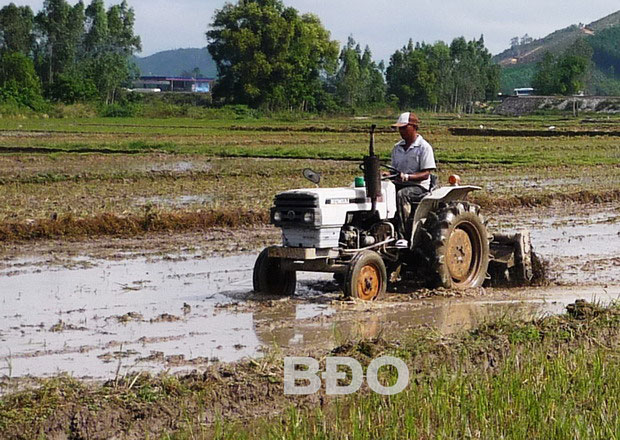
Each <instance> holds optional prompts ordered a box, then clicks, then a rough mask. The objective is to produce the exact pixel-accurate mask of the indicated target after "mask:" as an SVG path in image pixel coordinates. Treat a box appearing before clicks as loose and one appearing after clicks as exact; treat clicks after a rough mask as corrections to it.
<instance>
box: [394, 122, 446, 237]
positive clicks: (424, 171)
mask: <svg viewBox="0 0 620 440" xmlns="http://www.w3.org/2000/svg"><path fill="white" fill-rule="evenodd" d="M419 124H420V120H419V119H418V117H417V116H416V114H415V113H413V112H405V113H402V114H401V115H400V116H399V118H398V120H397V121H396V123H395V124H393V125H392V127H394V128H398V131H399V133H400V136H401V137H402V140H401V141H400V142H397V143H396V145H394V148H393V149H392V167H393V168H395V169H396V170H398V171H399V172H400V175H399V176H398V177H397V178H396V181H395V182H394V183H395V185H396V190H397V195H396V203H397V210H398V213H397V220H398V224H397V230H398V234H399V236H400V240H398V241H397V242H396V246H397V247H403V248H404V247H409V239H410V238H411V216H412V213H413V212H414V211H415V209H414V208H413V206H415V205H414V204H417V203H418V202H419V201H420V200H422V198H423V197H424V196H425V195H426V194H427V193H428V192H429V191H430V190H431V189H432V187H433V184H434V182H433V180H434V179H433V178H432V177H433V176H431V171H433V170H434V169H435V168H436V166H435V155H434V154H433V147H431V144H429V143H428V142H427V141H426V140H425V139H424V138H423V137H422V135H421V134H419V133H418V127H419Z"/></svg>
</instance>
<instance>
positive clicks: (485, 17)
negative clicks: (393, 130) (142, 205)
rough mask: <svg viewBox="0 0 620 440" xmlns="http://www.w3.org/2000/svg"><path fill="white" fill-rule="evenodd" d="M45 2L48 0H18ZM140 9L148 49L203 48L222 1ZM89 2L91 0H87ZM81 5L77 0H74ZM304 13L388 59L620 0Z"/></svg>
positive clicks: (561, 22) (532, 27)
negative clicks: (411, 47)
mask: <svg viewBox="0 0 620 440" xmlns="http://www.w3.org/2000/svg"><path fill="white" fill-rule="evenodd" d="M13 1H14V3H16V4H18V5H25V4H28V5H30V6H31V7H32V8H33V9H34V10H35V11H38V10H40V9H41V7H42V4H43V1H42V0H25V1H19V0H17V1H16V0H13ZM128 1H129V4H130V5H131V6H132V7H133V8H134V9H135V11H136V27H135V29H136V32H137V33H138V34H139V35H140V36H141V37H142V46H143V53H142V55H149V54H152V53H154V52H157V51H160V50H166V49H176V48H181V47H203V46H205V45H206V44H207V41H206V38H205V32H206V30H207V28H208V25H209V23H210V21H211V19H212V17H213V13H214V12H215V10H216V9H218V8H221V7H222V6H223V5H224V3H225V2H224V1H223V0H177V1H176V2H171V1H169V0H128ZM86 2H87V3H88V0H86ZM118 2H120V0H119V1H109V0H106V4H107V5H110V4H114V3H118ZM70 3H72V4H74V3H75V1H70ZM285 4H287V5H289V6H292V7H294V8H296V9H298V10H299V11H300V12H303V13H306V12H311V13H314V14H316V15H318V16H319V17H320V18H321V21H322V22H323V24H324V25H325V27H326V28H327V29H329V30H330V31H331V33H332V38H334V39H337V40H339V41H340V42H345V41H346V40H347V37H348V36H349V35H353V37H354V38H355V39H356V40H357V41H358V42H360V43H361V44H362V45H369V46H370V48H371V50H372V52H373V54H374V56H375V58H377V59H385V60H386V61H387V60H389V57H390V55H391V54H392V53H394V51H396V50H397V49H399V48H401V47H402V46H403V45H404V44H406V43H407V41H408V40H409V38H412V39H413V40H414V41H426V42H430V43H432V42H435V41H437V40H443V41H446V42H450V41H451V40H452V39H453V38H456V37H459V36H465V37H466V38H467V39H472V38H479V37H480V35H482V34H483V35H484V38H485V42H486V45H487V47H488V48H489V50H490V51H491V52H492V53H499V52H501V51H503V50H504V49H506V48H507V47H508V45H509V42H510V38H512V37H514V36H523V35H524V34H526V33H527V34H529V35H530V36H532V37H535V38H537V37H544V36H545V35H547V34H549V33H551V32H553V31H554V30H557V29H560V28H563V27H566V26H570V25H571V24H578V23H579V22H582V23H590V22H592V21H595V20H598V19H599V18H602V17H604V16H606V15H608V14H611V13H613V12H615V11H616V10H618V2H617V0H590V1H587V2H584V1H582V0H578V1H577V0H564V1H561V0H546V1H540V0H537V1H533V0H521V1H514V0H495V1H492V2H491V1H489V0H468V1H463V0H443V1H438V0H390V1H389V2H386V3H381V2H378V1H376V0H356V1H355V2H350V1H345V0H332V1H328V0H285Z"/></svg>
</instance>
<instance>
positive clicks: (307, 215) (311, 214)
mask: <svg viewBox="0 0 620 440" xmlns="http://www.w3.org/2000/svg"><path fill="white" fill-rule="evenodd" d="M304 221H305V222H306V223H312V222H313V221H314V212H306V213H305V214H304Z"/></svg>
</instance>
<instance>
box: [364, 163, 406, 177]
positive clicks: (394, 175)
mask: <svg viewBox="0 0 620 440" xmlns="http://www.w3.org/2000/svg"><path fill="white" fill-rule="evenodd" d="M381 166H382V167H383V168H387V169H388V170H390V171H391V172H392V174H388V175H387V176H381V180H393V179H396V178H397V177H400V171H398V170H397V169H396V168H394V167H393V166H391V165H387V164H384V163H382V164H381ZM360 170H362V171H364V164H363V163H361V164H360Z"/></svg>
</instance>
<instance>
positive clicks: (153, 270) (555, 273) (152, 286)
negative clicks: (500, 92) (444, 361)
mask: <svg viewBox="0 0 620 440" xmlns="http://www.w3.org/2000/svg"><path fill="white" fill-rule="evenodd" d="M493 221H494V223H495V224H496V226H495V228H498V229H501V230H502V231H508V230H510V229H518V228H524V227H525V228H529V229H530V230H531V233H532V242H533V245H534V248H535V251H536V252H537V254H538V255H540V256H541V257H542V258H544V259H545V260H546V261H548V262H549V270H550V276H551V279H552V284H551V285H550V286H548V287H542V288H514V289H498V288H496V289H480V290H479V291H476V292H468V293H466V294H463V295H456V294H453V293H451V292H440V293H439V294H430V293H429V292H426V291H417V292H416V291H413V292H410V293H389V294H388V295H386V297H385V298H384V299H383V300H381V301H378V302H374V303H363V302H356V301H344V300H343V298H342V294H341V292H340V291H339V290H338V289H337V287H336V285H335V284H334V283H333V282H332V279H331V276H330V275H327V274H312V273H300V274H299V275H298V280H299V281H298V288H297V294H296V295H295V296H294V297H292V298H277V297H264V296H257V295H255V294H254V293H253V292H252V267H253V264H254V260H255V258H256V255H257V253H258V250H255V251H253V252H247V253H243V254H240V255H232V256H230V255H229V256H222V257H212V256H211V255H208V254H206V253H203V252H201V251H200V250H195V251H186V250H179V251H178V252H172V251H170V249H168V250H167V252H166V253H164V254H159V255H157V254H153V255H142V256H136V255H135V254H134V253H132V252H127V258H119V257H118V256H119V253H121V255H122V252H123V249H122V242H120V243H118V242H117V243H116V247H117V249H116V250H117V253H116V254H115V255H116V257H115V258H104V257H101V256H93V255H89V254H88V252H84V253H83V254H82V253H78V254H76V255H74V256H72V257H71V258H69V259H57V258H56V256H55V255H54V254H53V253H52V254H47V253H46V254H45V255H42V254H36V253H35V254H22V255H19V256H15V255H11V256H5V257H4V258H3V259H0V376H8V377H23V376H28V375H31V376H52V375H56V374H58V373H63V372H66V373H68V374H70V375H73V376H75V377H80V378H93V379H109V378H113V377H115V376H119V375H124V374H127V373H129V372H137V371H143V370H147V371H151V372H161V371H167V372H181V371H188V370H193V369H197V368H198V369H199V368H200V367H204V366H205V365H208V364H209V363H212V362H217V361H224V362H228V361H235V360H238V359H241V358H243V357H248V356H250V357H256V356H262V355H263V354H264V353H265V352H266V351H269V350H272V349H278V350H283V351H286V352H290V353H295V352H302V351H303V350H305V349H308V348H312V347H321V348H330V347H332V346H336V345H338V344H342V343H343V342H346V341H347V340H348V339H351V338H359V337H372V336H377V335H379V334H381V333H383V334H390V333H396V332H402V331H404V330H406V329H407V328H411V327H417V326H420V325H425V326H428V327H429V331H432V330H431V329H436V330H438V331H441V332H444V333H450V332H455V331H458V330H461V329H466V328H469V327H472V326H475V325H477V324H479V323H480V322H483V321H484V320H486V319H490V318H492V317H497V316H498V315H499V316H501V315H510V316H522V317H533V316H540V315H543V314H554V313H561V312H563V311H564V308H565V306H566V305H567V304H569V303H571V302H574V301H575V299H578V298H584V299H587V300H596V301H600V302H603V303H608V302H610V301H613V300H615V299H617V298H618V297H620V253H619V251H620V213H619V212H618V210H617V209H615V208H613V207H607V208H606V209H604V210H602V211H601V210H599V211H597V213H596V214H594V213H592V214H590V213H588V212H579V213H570V212H563V213H559V214H558V213H557V212H555V213H550V212H543V211H542V210H541V211H540V212H538V213H537V215H535V216H527V217H524V218H520V219H515V218H514V217H508V216H507V217H505V218H498V219H494V220H493ZM274 237H275V235H274ZM59 261H61V263H59Z"/></svg>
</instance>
